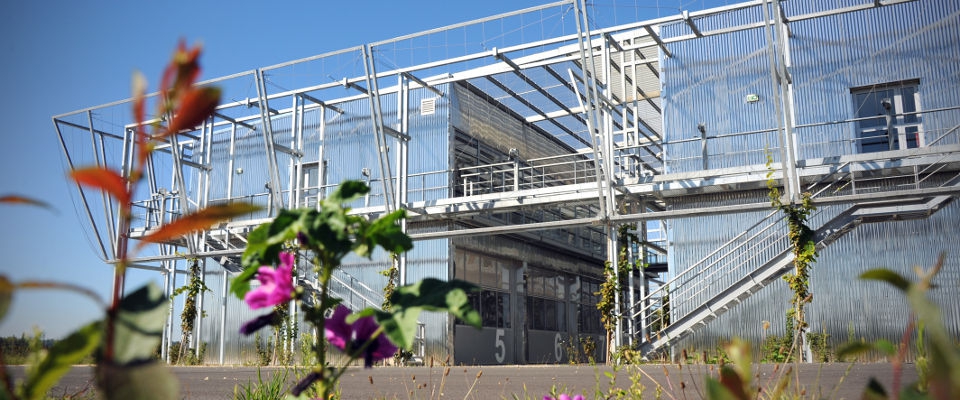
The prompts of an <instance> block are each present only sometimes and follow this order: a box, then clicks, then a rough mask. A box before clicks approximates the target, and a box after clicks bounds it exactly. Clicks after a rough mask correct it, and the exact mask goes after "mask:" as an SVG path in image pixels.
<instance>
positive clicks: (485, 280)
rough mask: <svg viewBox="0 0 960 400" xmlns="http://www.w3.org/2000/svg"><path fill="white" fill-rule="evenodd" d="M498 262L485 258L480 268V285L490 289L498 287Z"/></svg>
mask: <svg viewBox="0 0 960 400" xmlns="http://www.w3.org/2000/svg"><path fill="white" fill-rule="evenodd" d="M497 283H498V279H497V260H495V259H493V258H490V257H483V262H482V263H481V267H480V284H481V285H483V286H488V287H497Z"/></svg>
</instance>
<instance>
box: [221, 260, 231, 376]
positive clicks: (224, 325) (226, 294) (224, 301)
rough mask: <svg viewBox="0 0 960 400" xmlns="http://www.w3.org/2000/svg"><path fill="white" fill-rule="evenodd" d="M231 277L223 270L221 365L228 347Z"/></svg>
mask: <svg viewBox="0 0 960 400" xmlns="http://www.w3.org/2000/svg"><path fill="white" fill-rule="evenodd" d="M228 280H229V277H228V275H227V270H226V269H224V270H223V280H222V282H221V285H220V293H223V296H222V297H221V299H220V365H223V359H224V348H225V347H226V343H225V342H226V340H227V334H226V332H227V297H229V296H230V295H229V292H227V281H228Z"/></svg>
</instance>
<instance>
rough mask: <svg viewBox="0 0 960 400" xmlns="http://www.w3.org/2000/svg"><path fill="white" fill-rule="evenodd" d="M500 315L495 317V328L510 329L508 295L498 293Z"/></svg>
mask: <svg viewBox="0 0 960 400" xmlns="http://www.w3.org/2000/svg"><path fill="white" fill-rule="evenodd" d="M497 301H498V302H499V304H498V306H499V309H500V313H499V315H498V316H497V326H499V327H501V328H510V294H509V293H500V294H499V297H498V299H497Z"/></svg>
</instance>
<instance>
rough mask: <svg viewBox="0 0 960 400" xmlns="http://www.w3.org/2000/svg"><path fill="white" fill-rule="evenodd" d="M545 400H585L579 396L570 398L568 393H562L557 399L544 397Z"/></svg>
mask: <svg viewBox="0 0 960 400" xmlns="http://www.w3.org/2000/svg"><path fill="white" fill-rule="evenodd" d="M543 400H583V396H581V395H579V394H578V395H576V396H573V397H570V396H569V395H567V394H566V393H561V394H560V395H559V396H557V398H556V399H554V398H553V397H550V396H543Z"/></svg>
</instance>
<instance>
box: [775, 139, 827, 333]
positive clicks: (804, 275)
mask: <svg viewBox="0 0 960 400" xmlns="http://www.w3.org/2000/svg"><path fill="white" fill-rule="evenodd" d="M772 164H773V157H772V156H771V155H770V154H769V153H767V169H768V170H769V171H768V172H767V188H769V196H770V204H771V205H772V206H773V207H774V208H776V209H778V210H780V211H782V212H783V213H784V214H785V215H786V216H787V228H788V230H789V233H788V238H789V240H790V246H791V248H792V252H793V256H794V259H793V265H794V272H793V273H792V274H787V275H785V276H784V277H783V280H785V281H786V282H787V285H788V286H789V287H790V290H791V291H793V296H792V297H791V299H790V303H791V304H792V305H793V307H792V308H791V309H789V310H788V311H787V326H788V329H789V331H790V333H788V334H792V333H793V332H794V330H795V331H796V332H797V333H799V334H798V335H796V336H795V338H796V340H797V341H800V342H799V343H798V346H797V349H802V348H803V343H802V340H803V335H802V332H803V331H804V330H806V328H807V321H806V313H805V310H804V308H805V306H806V304H808V303H810V302H811V301H812V300H813V294H811V293H810V269H811V265H812V264H813V263H814V262H815V261H816V260H817V246H816V242H815V241H814V238H813V236H814V231H813V229H811V228H810V226H809V225H807V222H808V220H809V219H810V214H812V213H813V212H814V211H815V210H816V209H817V208H816V206H814V205H813V199H812V196H811V195H810V193H808V192H804V193H803V194H801V199H800V204H793V203H784V202H783V201H782V200H781V199H780V197H781V194H780V189H779V188H778V187H777V185H776V180H774V179H773V172H774V171H773V169H772V168H771V165H772ZM791 325H792V326H791ZM791 328H792V329H791Z"/></svg>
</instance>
